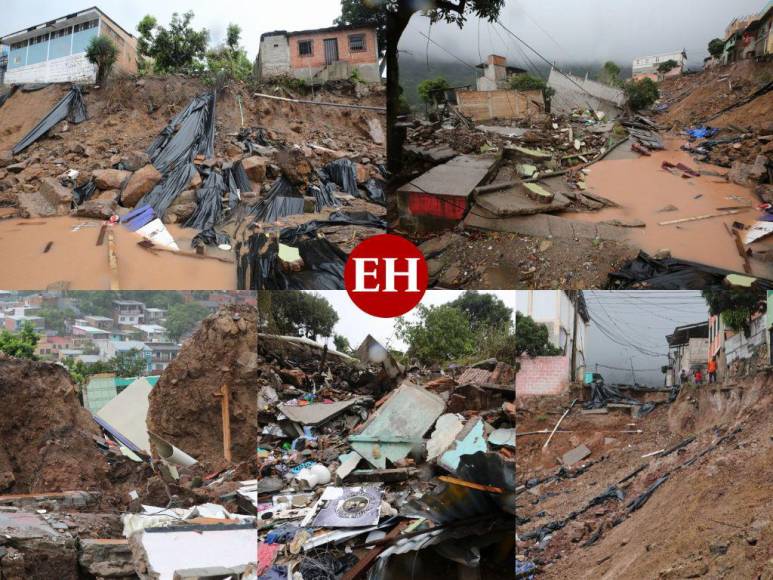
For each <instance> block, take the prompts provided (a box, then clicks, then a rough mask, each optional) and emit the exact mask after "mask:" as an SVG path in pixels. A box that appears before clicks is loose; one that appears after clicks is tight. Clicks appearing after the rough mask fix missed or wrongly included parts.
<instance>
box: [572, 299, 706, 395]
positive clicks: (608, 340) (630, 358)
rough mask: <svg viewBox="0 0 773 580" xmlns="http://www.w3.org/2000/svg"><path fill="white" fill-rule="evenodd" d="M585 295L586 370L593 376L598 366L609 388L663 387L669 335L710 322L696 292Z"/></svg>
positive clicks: (704, 304)
mask: <svg viewBox="0 0 773 580" xmlns="http://www.w3.org/2000/svg"><path fill="white" fill-rule="evenodd" d="M584 294H585V301H586V302H587V304H588V311H589V313H590V317H591V323H590V330H589V333H588V335H587V343H586V355H587V360H588V365H587V368H588V370H589V371H594V370H595V369H596V364H598V365H599V368H598V372H600V373H601V374H602V375H604V379H605V380H606V381H607V382H609V383H627V384H631V383H633V382H634V378H635V380H636V382H638V383H640V384H648V385H651V386H662V385H663V373H661V372H660V367H661V366H663V365H665V364H668V357H667V356H666V353H667V352H668V344H667V343H666V335H667V334H671V333H672V332H673V331H674V328H675V327H677V326H681V325H683V324H693V323H696V322H705V321H707V320H708V317H709V313H708V307H707V306H706V302H705V300H703V298H701V294H700V292H697V291H690V290H678V291H648V290H632V291H630V292H629V291H624V290H615V291H612V292H609V291H607V292H604V291H596V290H586V291H584ZM621 343H622V344H621ZM658 354H660V356H656V355H658ZM632 364H633V369H634V372H633V373H632V372H631V370H630V368H631V365H632ZM601 365H604V366H605V367H616V368H617V369H625V370H615V369H609V368H604V367H602V366H601ZM634 375H635V377H634Z"/></svg>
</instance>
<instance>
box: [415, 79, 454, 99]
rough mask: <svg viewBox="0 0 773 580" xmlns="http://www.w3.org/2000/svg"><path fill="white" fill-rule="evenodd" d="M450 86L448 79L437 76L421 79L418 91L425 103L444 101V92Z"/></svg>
mask: <svg viewBox="0 0 773 580" xmlns="http://www.w3.org/2000/svg"><path fill="white" fill-rule="evenodd" d="M449 88H450V85H449V84H448V81H447V80H446V79H444V78H443V77H437V78H434V79H427V80H423V81H421V82H420V83H419V85H418V86H417V87H416V92H417V93H419V96H420V97H421V100H422V101H424V102H425V103H442V102H445V100H446V97H445V94H443V92H444V91H447V90H448V89H449Z"/></svg>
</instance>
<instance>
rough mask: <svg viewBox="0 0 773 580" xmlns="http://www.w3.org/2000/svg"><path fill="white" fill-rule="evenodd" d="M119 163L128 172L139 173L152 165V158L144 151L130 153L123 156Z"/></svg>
mask: <svg viewBox="0 0 773 580" xmlns="http://www.w3.org/2000/svg"><path fill="white" fill-rule="evenodd" d="M119 163H120V164H121V167H122V168H123V169H126V170H127V171H137V170H138V169H142V168H143V167H145V166H146V165H148V164H149V163H150V156H149V155H148V154H147V153H145V152H144V151H129V152H128V153H125V154H124V155H122V156H121V160H120V161H119Z"/></svg>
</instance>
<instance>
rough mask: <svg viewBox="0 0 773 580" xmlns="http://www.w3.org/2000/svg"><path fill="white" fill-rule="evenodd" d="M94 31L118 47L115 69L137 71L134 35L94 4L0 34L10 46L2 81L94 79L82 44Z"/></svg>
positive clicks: (92, 69) (85, 46) (18, 82)
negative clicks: (15, 30)
mask: <svg viewBox="0 0 773 580" xmlns="http://www.w3.org/2000/svg"><path fill="white" fill-rule="evenodd" d="M98 35H102V36H106V37H108V38H110V40H112V41H113V43H114V44H115V46H116V48H117V49H118V59H117V60H116V63H115V66H114V70H115V71H121V72H126V73H136V72H137V39H136V38H135V37H134V36H132V35H131V34H130V33H129V32H127V31H126V30H124V29H123V28H121V27H120V26H119V25H118V24H116V23H115V22H114V21H113V20H111V19H110V18H109V17H108V16H107V15H106V14H105V13H104V12H102V11H101V10H100V9H99V8H97V7H96V6H94V7H91V8H87V9H86V10H82V11H80V12H74V13H72V14H68V15H66V16H62V17H61V18H56V19H54V20H49V21H48V22H44V23H42V24H37V25H35V26H30V27H29V28H25V29H24V30H19V31H17V32H12V33H10V34H6V35H5V36H2V37H0V43H2V44H5V45H8V46H9V47H10V50H9V53H8V65H7V66H8V70H7V71H6V72H5V78H4V83H5V84H21V83H57V82H75V81H79V82H94V81H96V76H97V69H96V66H95V65H93V64H91V63H89V61H88V60H87V59H86V48H87V47H88V45H89V42H91V39H92V38H94V37H95V36H98Z"/></svg>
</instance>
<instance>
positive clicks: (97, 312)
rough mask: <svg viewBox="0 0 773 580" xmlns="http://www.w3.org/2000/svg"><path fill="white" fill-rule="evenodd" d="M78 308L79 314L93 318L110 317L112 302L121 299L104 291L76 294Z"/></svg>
mask: <svg viewBox="0 0 773 580" xmlns="http://www.w3.org/2000/svg"><path fill="white" fill-rule="evenodd" d="M76 296H77V298H78V308H80V310H81V312H84V313H86V314H90V315H93V316H108V317H110V316H112V314H113V300H119V299H121V295H120V294H116V293H115V292H105V291H100V290H98V291H86V292H78V293H77V294H76Z"/></svg>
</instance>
